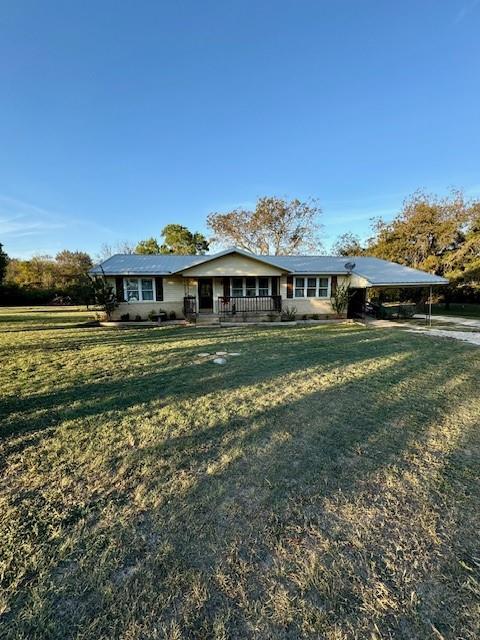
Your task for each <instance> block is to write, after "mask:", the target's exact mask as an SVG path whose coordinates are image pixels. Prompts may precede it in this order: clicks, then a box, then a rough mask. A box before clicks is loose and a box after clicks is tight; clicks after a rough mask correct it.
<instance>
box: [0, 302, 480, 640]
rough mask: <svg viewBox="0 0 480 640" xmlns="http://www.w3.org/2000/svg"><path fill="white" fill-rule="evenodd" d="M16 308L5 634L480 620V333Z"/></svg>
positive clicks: (8, 637) (3, 388) (8, 327)
mask: <svg viewBox="0 0 480 640" xmlns="http://www.w3.org/2000/svg"><path fill="white" fill-rule="evenodd" d="M20 313H21V310H19V313H18V317H17V315H16V314H15V312H12V310H8V315H9V316H10V317H9V318H8V319H7V320H5V317H4V322H3V323H1V322H0V394H1V404H0V414H1V419H0V425H1V426H0V458H1V464H2V471H1V484H0V545H1V559H0V585H1V589H2V591H1V595H0V637H2V638H5V640H14V639H15V640H27V639H28V640H36V639H44V638H48V639H62V640H65V639H70V638H76V639H82V640H87V639H88V640H90V639H91V640H99V639H102V640H113V639H117V638H118V639H120V638H121V639H122V640H140V639H145V640H146V639H152V638H153V639H157V638H158V639H161V638H165V639H169V640H180V639H187V638H189V639H193V638H205V639H216V640H220V639H225V640H226V639H227V638H228V639H229V638H232V639H233V638H235V639H245V638H258V639H265V638H278V639H295V638H325V639H326V640H347V639H357V638H358V639H362V640H363V639H365V638H366V639H376V640H380V639H388V638H395V639H398V638H401V639H407V638H408V639H410V638H411V639H413V638H415V639H423V638H424V639H427V638H429V639H430V638H437V639H439V640H441V639H442V638H444V639H453V638H464V639H470V640H473V639H474V638H478V637H479V635H480V626H479V624H480V610H479V601H480V552H479V547H478V532H479V531H480V499H479V498H480V480H479V469H480V464H479V463H480V460H479V457H480V455H479V454H480V446H479V444H480V433H479V426H480V424H479V423H480V394H479V386H478V385H479V383H478V381H479V379H480V350H479V348H478V347H475V346H472V345H469V344H463V343H461V342H458V341H454V340H446V339H441V338H438V339H436V338H431V337H425V336H422V335H417V334H412V333H407V332H404V331H402V330H401V329H398V328H392V329H365V328H363V327H360V326H354V325H344V326H307V327H265V328H250V329H243V328H240V329H234V328H230V329H216V330H215V329H208V328H206V329H189V328H183V327H177V328H156V329H151V330H148V329H131V330H125V331H121V330H108V329H100V328H68V326H67V328H63V329H48V328H46V329H44V330H39V329H40V328H41V327H42V324H43V320H42V318H41V317H40V318H38V317H36V316H35V312H34V311H31V312H30V313H29V319H28V321H25V322H23V323H22V322H21V319H20ZM5 315H7V313H5V314H4V316H5ZM73 318H74V319H72V318H70V319H68V318H64V319H63V320H64V322H63V324H68V322H76V316H75V314H74V316H73ZM45 319H46V320H48V318H47V316H46V317H45ZM17 329H19V330H17ZM223 350H225V351H235V352H239V353H240V355H239V356H237V357H227V364H226V365H224V366H217V365H215V364H213V363H211V362H209V361H207V360H206V359H202V358H201V357H199V356H198V354H199V353H201V352H210V353H212V352H215V351H223Z"/></svg>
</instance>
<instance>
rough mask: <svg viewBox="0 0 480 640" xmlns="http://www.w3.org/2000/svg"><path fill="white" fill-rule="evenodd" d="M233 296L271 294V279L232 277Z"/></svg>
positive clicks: (249, 296) (251, 296)
mask: <svg viewBox="0 0 480 640" xmlns="http://www.w3.org/2000/svg"><path fill="white" fill-rule="evenodd" d="M230 284H231V291H232V298H245V297H247V298H254V297H255V296H269V295H271V290H272V289H271V279H270V278H255V277H253V276H248V277H246V278H231V279H230Z"/></svg>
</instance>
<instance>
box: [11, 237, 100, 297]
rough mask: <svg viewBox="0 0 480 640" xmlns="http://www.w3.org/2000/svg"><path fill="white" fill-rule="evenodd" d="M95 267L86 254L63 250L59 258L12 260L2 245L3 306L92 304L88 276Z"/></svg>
mask: <svg viewBox="0 0 480 640" xmlns="http://www.w3.org/2000/svg"><path fill="white" fill-rule="evenodd" d="M92 265H93V263H92V259H91V258H90V256H89V255H88V254H87V253H85V252H83V251H61V252H60V253H58V254H57V255H56V256H55V258H52V257H50V256H36V257H34V258H31V259H30V260H18V259H16V258H12V259H9V258H8V256H7V255H6V254H5V253H4V251H3V249H2V245H1V244H0V304H2V305H11V306H15V305H35V304H50V303H54V302H57V303H60V304H61V303H71V304H92V303H93V302H94V299H93V291H92V286H91V281H90V278H89V277H88V270H89V269H90V268H91V267H92Z"/></svg>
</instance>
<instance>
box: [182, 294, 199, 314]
mask: <svg viewBox="0 0 480 640" xmlns="http://www.w3.org/2000/svg"><path fill="white" fill-rule="evenodd" d="M183 315H184V316H185V317H186V318H192V317H194V316H196V315H197V299H196V298H195V297H194V296H185V298H184V299H183Z"/></svg>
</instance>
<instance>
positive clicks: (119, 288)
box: [115, 276, 125, 302]
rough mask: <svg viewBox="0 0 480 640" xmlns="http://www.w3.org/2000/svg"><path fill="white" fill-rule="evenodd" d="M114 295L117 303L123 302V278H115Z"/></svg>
mask: <svg viewBox="0 0 480 640" xmlns="http://www.w3.org/2000/svg"><path fill="white" fill-rule="evenodd" d="M115 295H116V298H117V302H125V296H124V293H123V277H122V276H115Z"/></svg>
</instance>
